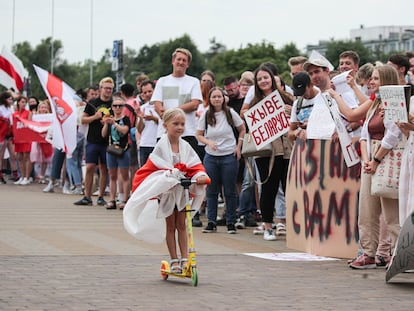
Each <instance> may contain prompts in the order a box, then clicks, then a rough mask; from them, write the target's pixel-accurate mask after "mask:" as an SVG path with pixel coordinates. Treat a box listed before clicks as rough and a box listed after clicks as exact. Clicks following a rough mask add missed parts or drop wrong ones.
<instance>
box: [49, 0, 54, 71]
mask: <svg viewBox="0 0 414 311" xmlns="http://www.w3.org/2000/svg"><path fill="white" fill-rule="evenodd" d="M54 26H55V0H52V40H51V42H50V72H51V73H52V74H53V61H54V60H53V58H54V55H53V48H54V47H53V37H54Z"/></svg>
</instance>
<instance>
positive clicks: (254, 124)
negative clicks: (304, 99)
mask: <svg viewBox="0 0 414 311" xmlns="http://www.w3.org/2000/svg"><path fill="white" fill-rule="evenodd" d="M244 119H245V120H246V123H247V126H248V127H249V131H250V133H251V136H252V137H253V139H254V143H255V145H256V148H257V149H258V150H260V149H262V148H263V147H264V146H266V145H267V144H269V143H271V142H272V141H274V140H276V139H277V138H279V137H280V136H282V135H283V134H285V133H287V132H288V130H289V126H290V124H289V117H288V116H287V115H286V112H285V103H284V102H283V100H282V97H281V96H280V94H279V92H278V91H277V90H276V91H274V92H273V93H271V94H269V95H268V96H266V97H265V98H264V99H263V100H261V101H260V102H258V103H257V104H256V105H254V106H253V107H252V108H250V109H249V110H248V111H246V112H245V113H244Z"/></svg>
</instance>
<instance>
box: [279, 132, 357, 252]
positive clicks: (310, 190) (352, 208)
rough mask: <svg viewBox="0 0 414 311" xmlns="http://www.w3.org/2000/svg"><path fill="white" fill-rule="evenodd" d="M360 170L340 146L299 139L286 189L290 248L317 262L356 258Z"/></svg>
mask: <svg viewBox="0 0 414 311" xmlns="http://www.w3.org/2000/svg"><path fill="white" fill-rule="evenodd" d="M360 169H361V168H360V165H355V166H353V167H351V168H349V167H347V166H346V165H345V163H344V158H343V153H342V150H341V147H340V146H339V143H338V142H333V141H330V140H314V139H308V140H306V141H304V140H301V139H296V141H295V145H294V146H293V150H292V154H291V158H290V163H289V171H288V177H287V184H286V230H287V234H286V241H287V247H289V248H292V249H296V250H299V251H302V252H307V253H310V254H313V255H317V256H327V257H336V258H353V257H355V256H356V255H357V252H358V240H359V235H358V199H359V187H360V182H359V176H360Z"/></svg>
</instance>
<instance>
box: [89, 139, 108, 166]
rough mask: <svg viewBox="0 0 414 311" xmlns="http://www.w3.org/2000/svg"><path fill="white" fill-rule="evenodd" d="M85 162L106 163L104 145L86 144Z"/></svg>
mask: <svg viewBox="0 0 414 311" xmlns="http://www.w3.org/2000/svg"><path fill="white" fill-rule="evenodd" d="M85 162H86V163H95V164H96V165H98V164H99V162H100V163H101V164H106V145H101V144H91V143H88V144H86V147H85Z"/></svg>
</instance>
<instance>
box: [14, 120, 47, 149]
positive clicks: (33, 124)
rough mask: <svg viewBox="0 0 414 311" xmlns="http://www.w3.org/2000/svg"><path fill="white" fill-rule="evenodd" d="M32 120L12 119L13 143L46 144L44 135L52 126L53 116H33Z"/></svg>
mask: <svg viewBox="0 0 414 311" xmlns="http://www.w3.org/2000/svg"><path fill="white" fill-rule="evenodd" d="M32 118H33V120H32V121H30V120H26V119H20V118H17V117H14V119H13V133H14V142H15V143H31V142H34V141H37V142H42V143H46V142H47V141H46V135H47V132H48V131H49V128H50V127H51V126H52V122H53V114H51V113H47V114H34V115H33V116H32Z"/></svg>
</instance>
